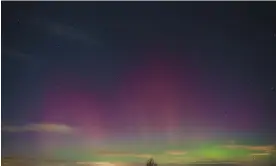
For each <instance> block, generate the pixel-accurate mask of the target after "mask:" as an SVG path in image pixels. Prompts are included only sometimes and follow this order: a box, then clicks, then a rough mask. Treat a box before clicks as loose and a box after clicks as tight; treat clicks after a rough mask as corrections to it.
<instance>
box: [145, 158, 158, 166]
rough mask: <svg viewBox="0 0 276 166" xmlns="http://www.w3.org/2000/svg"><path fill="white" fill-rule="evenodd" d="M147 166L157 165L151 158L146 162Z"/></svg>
mask: <svg viewBox="0 0 276 166" xmlns="http://www.w3.org/2000/svg"><path fill="white" fill-rule="evenodd" d="M147 166H157V164H156V163H155V162H154V160H153V158H151V159H149V160H148V162H147Z"/></svg>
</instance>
